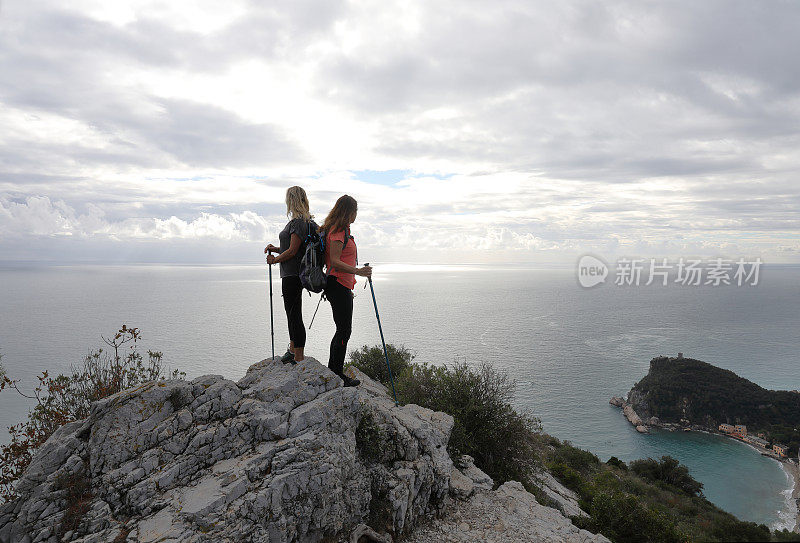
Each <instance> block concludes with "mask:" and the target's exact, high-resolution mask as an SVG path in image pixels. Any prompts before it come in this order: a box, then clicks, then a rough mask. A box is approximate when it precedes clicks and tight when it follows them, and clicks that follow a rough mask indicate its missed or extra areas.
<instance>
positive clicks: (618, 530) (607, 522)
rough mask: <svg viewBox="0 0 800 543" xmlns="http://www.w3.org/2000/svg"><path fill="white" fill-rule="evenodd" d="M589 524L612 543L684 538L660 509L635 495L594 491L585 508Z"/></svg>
mask: <svg viewBox="0 0 800 543" xmlns="http://www.w3.org/2000/svg"><path fill="white" fill-rule="evenodd" d="M588 512H589V514H590V515H591V521H590V522H591V524H592V525H593V527H594V528H595V529H596V530H597V531H599V532H601V533H602V534H604V535H605V536H606V537H608V538H609V539H611V540H612V541H614V542H616V543H628V542H630V543H638V542H641V541H647V542H652V543H672V542H675V543H679V542H683V541H685V540H686V538H685V536H683V535H682V534H681V533H680V532H679V531H678V530H677V529H676V528H675V525H674V524H673V523H672V522H670V520H669V518H668V517H667V516H666V515H665V514H664V513H662V512H660V511H658V510H657V509H655V508H652V507H646V506H645V505H644V504H642V503H641V502H640V501H639V500H638V499H637V498H636V497H634V496H631V495H626V494H622V493H618V492H598V493H597V494H595V496H594V497H593V498H592V501H591V505H590V507H589V511H588Z"/></svg>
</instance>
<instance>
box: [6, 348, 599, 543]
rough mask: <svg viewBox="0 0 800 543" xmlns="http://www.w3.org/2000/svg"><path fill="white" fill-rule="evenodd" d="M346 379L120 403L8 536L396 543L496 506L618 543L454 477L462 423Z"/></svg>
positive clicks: (470, 470)
mask: <svg viewBox="0 0 800 543" xmlns="http://www.w3.org/2000/svg"><path fill="white" fill-rule="evenodd" d="M348 371H349V372H350V374H351V375H353V376H355V377H357V378H359V379H361V381H362V384H361V386H358V387H352V388H345V387H343V386H342V381H341V379H339V378H338V377H337V376H335V375H334V374H333V373H332V372H331V371H330V370H328V368H327V367H325V366H323V365H322V364H320V363H319V362H318V361H316V360H314V359H313V358H310V357H309V358H306V360H304V361H303V362H301V363H299V364H296V365H291V364H286V365H285V364H282V363H281V362H280V361H278V360H263V361H261V362H259V363H257V364H254V365H253V366H251V367H250V368H249V369H248V370H247V374H246V375H245V376H244V378H242V379H241V380H239V381H238V382H233V381H229V380H227V379H225V378H223V377H222V376H219V375H206V376H203V377H198V378H197V379H194V380H192V381H184V380H170V381H158V382H150V383H147V384H144V385H142V386H139V387H136V388H133V389H129V390H125V391H123V392H120V393H119V394H116V395H114V396H110V397H108V398H106V399H104V400H102V401H100V402H98V403H97V404H95V405H94V407H93V409H92V412H91V415H90V416H89V417H88V418H87V419H85V420H82V421H78V422H73V423H70V424H67V425H65V426H63V427H62V428H60V429H59V430H58V431H57V432H56V433H55V434H53V436H52V437H51V438H50V439H49V440H48V441H47V443H46V444H45V445H44V446H43V447H42V448H41V449H40V450H39V451H38V452H37V454H36V455H35V457H34V459H33V461H32V462H31V464H30V466H29V468H28V470H27V471H26V472H25V474H24V476H23V477H22V478H21V479H20V481H19V483H18V486H17V491H18V493H19V498H18V499H16V500H15V501H13V502H9V503H7V504H5V505H3V506H2V507H0V543H12V542H13V543H20V542H22V543H34V542H48V543H50V542H80V543H100V542H108V543H123V542H131V543H132V542H141V543H145V542H211V541H214V542H217V541H221V542H237V543H244V542H249V541H253V542H290V541H292V542H293V541H303V542H305V541H308V542H317V541H330V542H334V541H354V542H355V541H358V542H359V543H362V542H368V541H393V540H395V539H397V538H398V537H401V536H402V537H406V536H408V534H410V533H411V532H413V531H414V529H415V528H416V527H418V526H420V525H424V526H427V527H428V528H431V527H433V526H436V525H435V524H433V523H434V522H442V521H443V520H442V519H447V518H449V517H448V515H452V512H453V511H458V510H459V508H460V509H461V510H463V511H471V510H473V509H475V510H483V509H487V508H488V509H492V507H493V506H495V507H494V510H497V511H496V512H498V515H500V512H502V515H501V517H498V518H497V519H496V522H495V523H494V524H492V526H509V527H511V526H513V525H514V524H515V521H514V519H513V515H514V512H515V511H519V512H520V515H522V514H523V513H524V515H525V516H526V517H527V516H530V515H531V511H533V512H537V511H540V510H544V509H546V510H548V511H549V513H547V514H542V513H539V514H538V515H537V516H536V519H537V520H536V532H535V533H536V536H535V537H536V539H535V540H537V541H540V540H542V541H604V540H605V538H602V536H594V535H593V534H590V533H589V532H586V531H584V530H579V529H578V528H576V527H575V526H573V525H572V524H571V523H570V522H569V520H568V519H566V518H565V517H564V516H563V515H561V513H559V512H558V511H557V510H555V509H550V508H544V507H543V506H541V505H539V504H537V503H536V501H535V500H534V499H533V496H532V495H530V494H528V493H526V492H525V491H524V489H522V487H521V485H517V486H512V487H508V486H507V485H506V486H504V487H501V489H498V490H496V491H493V490H492V487H493V483H492V480H491V479H490V478H489V477H488V476H486V474H484V473H483V472H481V471H480V470H479V469H478V468H476V467H475V466H474V465H473V464H472V463H471V460H470V459H469V458H468V457H466V458H464V459H463V460H462V462H461V464H460V465H461V468H462V469H461V470H459V469H456V468H455V467H454V466H453V462H452V461H451V459H450V457H449V456H448V454H447V442H448V439H449V437H450V431H451V430H452V427H453V419H452V417H450V416H449V415H447V414H445V413H441V412H434V411H431V410H429V409H425V408H423V407H419V406H416V405H406V406H402V407H396V406H395V404H394V402H393V400H392V399H391V398H390V396H389V395H388V393H387V391H386V389H385V388H384V387H383V386H382V385H380V384H378V383H376V382H374V381H372V380H370V379H369V378H368V377H366V376H365V375H363V374H362V373H360V372H358V371H357V370H355V369H353V368H351V369H350V370H348ZM561 490H562V491H566V489H563V487H562V488H561ZM566 492H568V491H566ZM476 500H477V501H476ZM506 502H507V503H508V504H514V507H513V508H511V509H509V508H508V507H505V508H503V507H501V506H502V504H503V503H506ZM498 504H500V505H498ZM520 504H523V505H520ZM575 507H577V506H576V505H575ZM539 508H541V509H539ZM501 510H502V511H501ZM433 519H438V520H433ZM522 520H523V519H522V517H520V521H522ZM482 522H484V523H491V519H482ZM481 526H483V524H482V525H481ZM421 534H422V532H420V535H421ZM476 535H477V534H476Z"/></svg>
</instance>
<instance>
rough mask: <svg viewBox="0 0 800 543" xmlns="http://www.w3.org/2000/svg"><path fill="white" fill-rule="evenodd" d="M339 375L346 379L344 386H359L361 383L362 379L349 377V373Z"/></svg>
mask: <svg viewBox="0 0 800 543" xmlns="http://www.w3.org/2000/svg"><path fill="white" fill-rule="evenodd" d="M339 377H341V378H342V381H344V386H346V387H357V386H358V385H360V384H361V381H359V380H358V379H353V378H351V377H348V376H347V375H340V376H339Z"/></svg>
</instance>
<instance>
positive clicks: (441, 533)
mask: <svg viewBox="0 0 800 543" xmlns="http://www.w3.org/2000/svg"><path fill="white" fill-rule="evenodd" d="M404 541H405V542H406V543H440V542H442V541H452V542H458V543H473V542H475V541H482V542H494V543H501V542H507V541H520V542H537V543H538V542H547V543H556V542H558V543H608V539H606V538H605V537H603V536H602V535H599V534H597V535H596V534H592V533H591V532H588V531H586V530H581V529H579V528H578V527H577V526H575V525H574V524H572V522H570V521H569V519H567V518H565V517H564V516H563V515H562V514H561V513H560V512H559V511H557V510H556V509H553V508H551V507H545V506H543V505H540V504H539V503H538V502H537V501H536V498H534V496H533V495H532V494H530V493H528V492H527V491H526V490H525V488H524V487H523V486H522V484H520V483H518V482H516V481H509V482H507V483H505V484H503V485H502V486H501V487H500V488H498V489H497V490H495V491H486V492H476V493H475V494H474V495H473V496H472V497H471V498H470V499H469V500H467V501H454V502H453V509H452V510H451V511H450V512H449V513H448V515H447V516H445V517H444V518H440V519H436V520H433V521H431V522H429V523H427V524H425V525H423V526H421V527H420V528H418V529H417V530H416V531H414V532H413V533H412V534H411V536H410V537H408V538H407V539H405V540H404Z"/></svg>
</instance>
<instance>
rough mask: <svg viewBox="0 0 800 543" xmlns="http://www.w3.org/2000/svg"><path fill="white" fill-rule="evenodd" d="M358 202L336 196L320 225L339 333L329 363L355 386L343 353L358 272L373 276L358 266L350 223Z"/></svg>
mask: <svg viewBox="0 0 800 543" xmlns="http://www.w3.org/2000/svg"><path fill="white" fill-rule="evenodd" d="M357 213H358V203H357V202H356V200H355V198H353V197H352V196H348V195H346V194H345V195H344V196H342V197H340V198H339V199H338V200H336V204H335V205H334V206H333V209H331V212H330V213H328V216H327V217H326V218H325V222H324V223H322V227H321V228H320V229H321V230H322V231H323V232H325V265H326V267H327V272H328V284H327V286H326V287H325V296H326V298H327V299H328V301H329V302H330V303H331V310H332V311H333V322H335V323H336V333H335V334H334V336H333V339H332V340H331V350H330V357H329V358H328V367H329V368H330V369H331V370H333V373H335V374H336V375H338V376H339V377H341V378H342V380H343V381H344V386H346V387H350V386H356V385H358V384H359V380H358V379H351V378H350V377H348V376H346V375H345V374H344V357H345V355H346V354H347V342H348V341H349V340H350V332H351V331H352V329H353V287H355V285H356V277H355V276H356V275H362V276H364V277H371V276H372V268H371V267H369V266H364V267H362V268H358V267H357V266H358V251H357V250H356V241H355V239H353V236H351V235H350V225H351V224H352V223H353V222H354V221H355V220H356V215H357Z"/></svg>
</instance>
